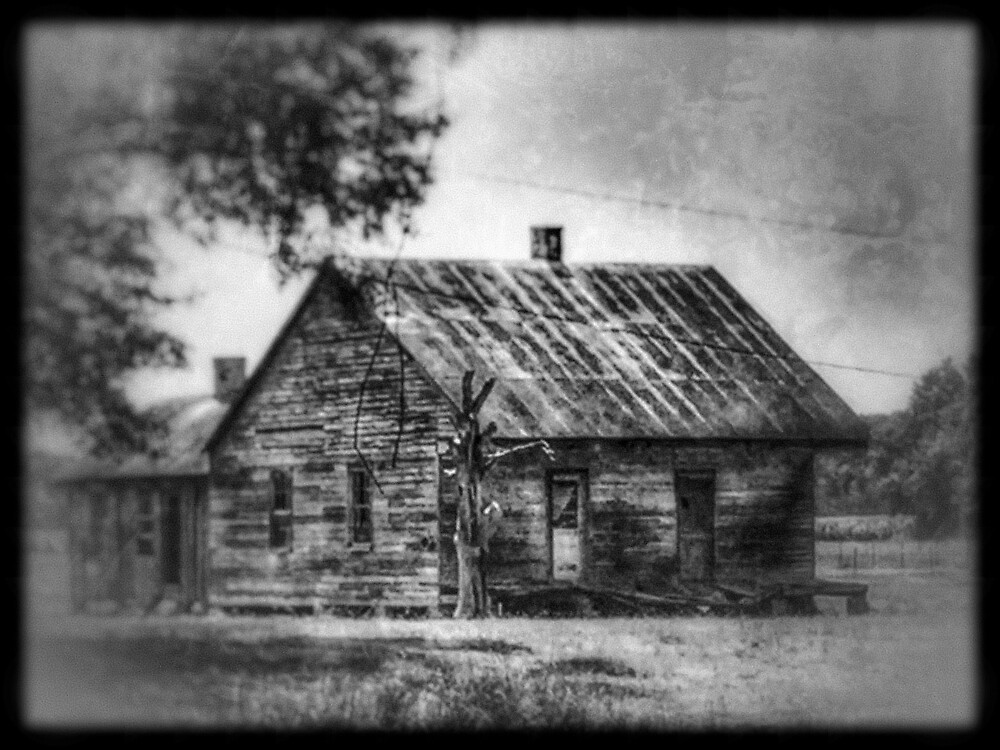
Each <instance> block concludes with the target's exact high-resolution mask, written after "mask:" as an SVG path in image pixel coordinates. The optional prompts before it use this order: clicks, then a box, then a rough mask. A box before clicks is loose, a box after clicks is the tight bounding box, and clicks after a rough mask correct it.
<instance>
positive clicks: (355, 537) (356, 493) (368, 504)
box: [350, 469, 372, 544]
mask: <svg viewBox="0 0 1000 750" xmlns="http://www.w3.org/2000/svg"><path fill="white" fill-rule="evenodd" d="M350 481H351V486H350V492H351V512H350V524H351V527H350V532H351V542H356V543H361V544H365V543H371V541H372V500H371V492H370V491H369V488H368V475H367V474H366V473H365V471H364V469H351V471H350Z"/></svg>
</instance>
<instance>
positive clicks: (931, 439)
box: [816, 358, 976, 538]
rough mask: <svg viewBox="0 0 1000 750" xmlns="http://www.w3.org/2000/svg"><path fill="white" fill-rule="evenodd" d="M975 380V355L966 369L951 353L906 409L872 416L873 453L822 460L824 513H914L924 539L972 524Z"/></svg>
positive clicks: (921, 382)
mask: <svg viewBox="0 0 1000 750" xmlns="http://www.w3.org/2000/svg"><path fill="white" fill-rule="evenodd" d="M974 386H975V380H974V372H973V363H972V360H970V361H969V363H968V364H967V365H966V367H965V371H964V372H963V371H962V370H960V369H959V368H958V367H956V366H955V365H954V364H953V363H952V361H951V359H950V358H949V359H946V360H945V361H944V362H943V363H942V364H940V365H938V366H937V367H935V368H932V369H931V370H929V371H928V372H926V373H925V374H924V375H923V377H921V379H920V380H919V381H918V382H917V383H916V384H915V385H914V388H913V392H912V394H911V396H910V401H909V404H908V405H907V408H906V409H904V410H903V411H900V412H897V413H895V414H890V415H885V416H878V417H869V423H870V426H871V443H870V445H869V448H868V450H867V451H866V452H864V453H863V454H859V453H857V452H853V453H833V454H829V455H826V456H823V457H822V458H821V459H820V460H819V461H817V480H816V481H817V487H816V490H817V504H818V506H819V512H820V513H821V514H822V515H826V514H837V513H865V512H868V513H892V514H897V513H907V514H913V515H915V516H916V521H915V525H914V533H915V534H916V535H917V536H919V537H923V538H927V537H938V536H945V535H947V534H950V533H952V532H955V531H957V530H958V529H959V528H960V527H961V526H962V525H963V524H968V523H969V522H970V520H971V516H972V512H973V496H974V494H975V461H976V455H975V453H976V435H975V430H976V421H975V415H976V407H975V404H976V394H975V387H974Z"/></svg>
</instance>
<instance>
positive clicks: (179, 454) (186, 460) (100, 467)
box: [65, 396, 227, 479]
mask: <svg viewBox="0 0 1000 750" xmlns="http://www.w3.org/2000/svg"><path fill="white" fill-rule="evenodd" d="M226 409H227V405H226V404H224V403H222V402H221V401H218V400H217V399H215V398H214V397H213V396H193V397H183V398H173V399H169V400H166V401H161V402H159V403H157V404H154V405H153V406H151V407H150V412H152V413H154V414H156V415H158V416H160V417H162V418H163V419H165V420H166V424H167V435H166V437H165V438H164V440H163V442H162V445H160V446H158V448H159V450H158V452H157V453H156V454H155V455H156V457H155V458H154V457H153V455H154V454H152V453H151V454H137V455H132V456H128V457H125V458H124V459H122V460H120V461H98V460H94V459H91V460H88V461H83V462H81V463H79V464H77V465H76V466H74V467H73V468H72V470H70V471H68V472H67V473H66V475H65V478H66V479H85V478H124V477H144V476H188V475H200V474H208V456H207V454H206V453H204V447H205V443H206V441H207V440H208V437H209V436H210V435H211V434H212V432H213V431H214V430H215V428H216V426H217V425H218V424H219V422H220V421H221V420H222V417H223V415H224V414H225V412H226Z"/></svg>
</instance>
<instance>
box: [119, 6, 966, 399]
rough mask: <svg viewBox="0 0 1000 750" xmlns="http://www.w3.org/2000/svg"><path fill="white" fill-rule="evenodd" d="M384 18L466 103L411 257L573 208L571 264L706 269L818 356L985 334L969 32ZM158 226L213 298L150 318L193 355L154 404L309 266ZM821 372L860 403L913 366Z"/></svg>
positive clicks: (428, 98)
mask: <svg viewBox="0 0 1000 750" xmlns="http://www.w3.org/2000/svg"><path fill="white" fill-rule="evenodd" d="M388 31H389V32H390V33H393V34H396V35H397V36H398V37H399V38H401V39H403V40H405V41H407V42H408V43H412V44H414V45H417V46H418V47H419V48H420V49H421V50H422V52H421V56H420V57H419V58H418V67H417V74H418V79H419V85H418V86H417V89H416V91H415V94H414V102H415V106H432V105H433V104H435V103H437V102H438V101H440V102H442V103H443V106H444V110H445V112H446V114H447V115H448V117H449V119H450V121H451V125H450V127H449V128H448V129H447V131H446V132H445V134H444V136H443V137H442V138H440V139H439V140H438V141H437V142H436V144H435V145H434V147H433V149H434V150H433V158H434V164H435V166H434V174H435V184H434V185H433V186H432V187H431V188H430V190H429V192H428V195H427V199H426V201H425V203H424V205H422V206H421V207H419V208H418V209H417V210H416V213H415V223H416V229H417V232H416V235H415V236H414V237H412V238H410V239H409V240H408V241H407V242H406V244H405V245H404V246H403V249H402V254H403V255H405V256H409V257H449V258H458V257H463V258H488V259H523V258H527V257H528V249H529V227H530V226H532V225H535V224H552V225H559V226H562V227H563V228H564V229H563V236H564V260H565V261H566V262H567V263H571V264H572V263H583V262H587V263H593V262H622V261H633V262H655V263H708V264H712V265H714V266H715V267H716V268H717V269H718V270H719V271H720V272H721V273H722V274H723V275H724V276H725V277H726V278H727V279H728V280H729V281H730V283H731V284H733V285H734V286H735V287H736V289H737V290H739V291H740V292H741V293H742V294H743V295H744V296H745V297H746V298H747V299H748V300H749V301H750V302H751V304H753V305H754V307H755V308H756V309H757V310H758V311H759V312H760V313H761V315H762V316H763V317H764V318H765V319H766V320H767V321H768V322H769V323H770V324H771V325H772V326H773V327H774V328H775V329H776V330H777V331H778V333H779V334H780V335H781V336H782V337H783V338H784V339H785V340H786V341H787V342H788V343H789V344H790V345H791V346H792V348H793V349H795V350H796V351H797V352H798V353H799V355H800V356H802V357H803V358H805V359H806V360H807V361H815V362H826V363H836V364H841V365H850V366H857V367H860V368H868V369H879V370H889V371H895V372H902V373H913V374H919V373H921V372H923V371H924V370H926V369H928V368H929V367H931V366H933V365H935V364H937V363H939V362H940V361H941V360H942V359H943V358H944V357H946V356H953V357H955V358H957V359H959V360H961V361H963V362H964V360H965V358H966V357H967V356H968V354H969V352H970V350H971V349H972V347H973V346H974V345H975V328H974V318H973V315H974V310H975V309H976V300H975V288H976V283H977V282H976V278H975V275H974V273H975V271H974V269H975V256H974V252H975V251H974V248H975V246H976V243H975V232H974V226H975V221H976V217H975V215H974V206H975V204H976V200H977V198H976V184H975V180H974V170H973V165H974V164H975V123H976V121H977V117H976V113H975V111H974V102H975V95H974V90H975V89H974V87H975V86H976V73H977V64H976V57H975V55H976V48H975V36H974V32H973V29H972V28H971V27H962V26H960V25H945V24H937V25H935V24H922V25H916V24H905V25H904V24H897V25H885V26H873V25H871V24H867V25H856V26H851V25H847V24H836V25H834V24H827V25H822V24H805V25H796V24H789V23H782V24H776V25H770V26H768V25H750V24H746V23H736V24H723V23H706V24H700V25H695V24H678V23H664V24H656V23H651V22H643V23H641V24H624V23H555V22H550V23H544V24H543V23H524V24H518V25H510V24H506V25H500V24H484V25H478V26H474V27H471V28H468V29H466V31H465V32H464V33H463V34H462V35H461V36H460V37H458V43H457V47H456V37H455V36H454V35H452V34H449V33H448V30H447V29H446V28H445V27H443V26H438V25H433V24H429V25H422V26H416V25H404V26H402V27H390V28H389V29H388ZM450 52H456V53H457V56H455V55H452V56H450V55H449V53H450ZM550 188H551V189H550ZM571 191H575V192H571ZM580 193H586V194H587V195H584V194H580ZM642 201H646V202H647V203H642ZM804 227H807V228H804ZM808 227H811V228H808ZM872 235H877V236H875V237H873V236H872ZM161 239H162V241H163V243H164V246H165V247H167V248H168V249H169V268H168V270H167V275H166V277H165V284H166V286H168V287H170V288H171V289H173V290H176V291H186V292H191V291H194V292H196V293H197V295H198V296H197V298H196V300H195V301H194V302H193V303H191V304H190V305H186V306H183V307H181V308H177V309H174V310H171V311H169V312H167V313H163V314H162V315H161V316H160V318H159V320H160V322H161V323H162V324H163V325H164V326H166V327H167V328H168V329H169V330H171V331H172V332H175V333H177V334H178V335H180V336H181V337H182V338H183V339H184V340H186V341H187V342H188V344H189V347H190V348H189V359H190V367H189V368H187V369H185V370H181V371H160V372H143V373H140V374H138V375H137V376H136V377H135V378H134V379H133V381H132V383H131V384H130V392H131V393H132V394H133V396H134V397H135V399H136V400H137V401H138V402H139V403H148V402H150V401H153V400H156V399H159V398H163V397H168V396H175V395H187V394H195V393H204V392H208V391H209V390H210V388H211V382H212V375H211V367H212V365H211V359H212V357H215V356H245V357H247V359H248V365H249V368H250V369H251V370H252V368H253V367H254V366H255V365H256V364H257V362H258V361H259V359H260V357H261V356H262V355H263V353H264V351H265V349H266V348H267V347H268V345H269V344H270V343H271V341H272V339H273V338H274V336H275V334H276V333H277V331H278V330H279V328H280V327H281V325H282V324H283V322H284V321H285V319H286V318H287V317H288V315H289V314H290V312H291V310H292V308H293V307H294V305H295V303H296V302H297V301H298V298H299V297H300V296H301V294H302V292H303V290H304V288H305V286H306V284H307V282H308V278H307V277H303V278H299V279H295V280H293V281H291V282H289V283H287V284H285V285H283V286H280V287H279V285H278V277H277V274H276V272H275V271H274V270H273V268H272V267H271V265H270V262H269V261H268V260H267V259H266V257H265V256H266V254H267V252H268V251H269V248H268V247H266V246H265V245H264V243H263V241H262V240H260V239H259V238H257V237H255V236H253V235H252V234H250V233H248V232H246V231H240V230H236V229H234V230H233V231H230V232H227V233H225V234H224V236H223V237H222V238H221V239H220V242H218V243H217V244H215V245H213V246H211V247H209V248H207V249H206V248H202V247H200V246H198V245H196V244H195V243H193V242H191V241H189V240H186V239H184V238H182V237H179V236H175V235H171V234H169V233H165V234H164V235H163V236H162V237H161ZM348 245H349V246H350V247H351V248H352V250H353V251H354V252H358V253H372V254H389V255H391V254H395V253H396V252H397V251H399V246H398V244H397V240H396V239H395V238H392V237H390V238H387V239H385V240H382V241H373V242H368V243H362V242H360V241H357V242H353V243H351V242H349V243H348ZM815 369H816V371H817V372H818V373H819V374H820V375H821V376H822V377H823V378H824V379H825V380H826V381H827V382H828V383H829V384H830V385H831V386H832V387H833V388H834V390H836V391H837V392H838V393H839V394H840V395H841V396H842V397H843V398H844V400H845V401H846V402H847V403H848V404H849V405H850V406H851V407H853V408H854V409H855V410H856V411H858V412H859V413H877V412H888V411H892V410H896V409H900V408H903V407H904V406H905V404H906V401H907V398H908V396H909V393H910V390H911V388H912V385H913V379H912V378H907V377H894V376H889V375H884V374H875V373H871V372H859V371H853V370H848V369H840V368H833V367H829V366H825V365H816V366H815Z"/></svg>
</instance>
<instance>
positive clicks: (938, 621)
mask: <svg viewBox="0 0 1000 750" xmlns="http://www.w3.org/2000/svg"><path fill="white" fill-rule="evenodd" d="M820 558H821V560H820V562H821V564H822V556H820ZM819 574H820V575H821V576H823V577H826V578H831V579H835V580H862V581H865V582H868V583H870V585H871V588H870V595H869V601H870V602H871V605H872V607H873V612H872V613H870V614H867V615H861V616H845V615H843V614H842V613H841V611H842V610H841V606H842V605H841V603H838V602H836V601H832V600H831V601H820V602H819V604H820V606H821V608H822V609H823V610H824V611H825V614H823V615H820V616H815V617H774V618H765V617H760V618H751V617H717V616H704V617H674V618H644V619H552V620H543V619H533V620H529V619H513V618H506V619H493V620H487V621H478V622H456V621H452V620H413V621H407V620H384V621H376V620H345V619H334V618H329V617H305V618H295V617H289V616H282V617H269V618H249V617H247V618H233V617H222V616H209V617H193V616H183V617H169V618H150V617H145V618H142V617H111V618H96V617H73V618H54V617H47V618H38V619H37V620H36V621H34V622H26V633H25V647H26V651H25V657H26V658H25V660H24V669H23V672H24V674H23V678H24V685H23V687H24V689H23V690H22V698H23V715H24V717H25V721H26V722H27V724H28V725H29V726H31V727H37V728H59V727H67V728H69V727H72V728H83V727H114V726H129V727H154V726H155V727H180V726H196V727H212V726H230V727H232V726H240V727H255V726H268V727H289V728H291V727H316V726H326V727H352V728H354V727H358V728H386V729H394V728H397V729H407V728H415V727H425V728H486V727H500V728H517V727H553V728H562V727H615V728H653V729H657V728H665V729H669V728H713V727H747V726H755V727H756V726H765V727H843V728H859V727H862V728H867V727H885V726H888V727H894V728H898V727H905V728H920V727H931V726H933V727H954V728H959V727H968V726H971V725H972V724H973V723H975V722H976V720H977V718H978V685H977V681H976V674H977V672H978V668H977V665H976V658H975V655H976V653H977V652H978V647H977V644H976V642H975V638H976V620H977V618H976V616H975V606H976V596H975V592H976V581H975V579H974V578H973V577H972V576H971V575H969V573H968V572H967V570H966V569H965V567H964V566H954V565H941V566H939V567H935V568H932V569H926V568H925V569H879V568H872V569H868V570H864V571H858V572H857V573H856V572H854V571H853V570H843V569H839V568H837V567H830V568H829V569H825V570H824V569H821V570H820V571H819Z"/></svg>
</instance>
